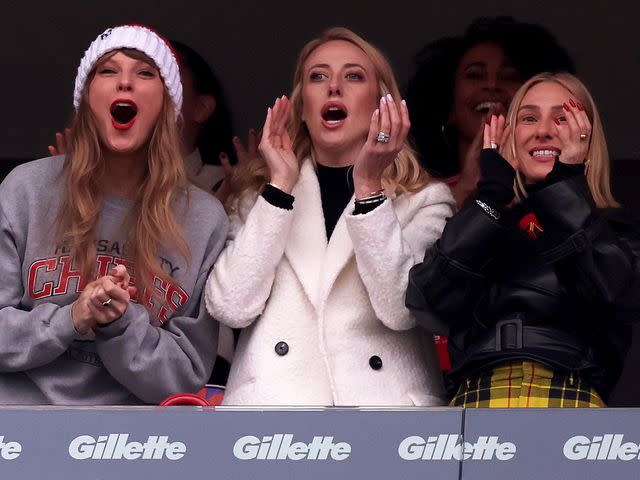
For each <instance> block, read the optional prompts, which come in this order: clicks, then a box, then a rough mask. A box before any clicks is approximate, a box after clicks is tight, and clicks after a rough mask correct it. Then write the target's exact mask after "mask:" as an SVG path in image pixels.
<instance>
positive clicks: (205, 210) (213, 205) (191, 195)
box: [186, 184, 227, 220]
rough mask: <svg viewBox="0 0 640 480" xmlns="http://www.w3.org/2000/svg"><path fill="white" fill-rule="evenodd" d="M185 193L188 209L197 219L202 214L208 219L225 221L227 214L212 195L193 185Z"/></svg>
mask: <svg viewBox="0 0 640 480" xmlns="http://www.w3.org/2000/svg"><path fill="white" fill-rule="evenodd" d="M186 193H187V195H186V198H188V209H189V211H190V212H192V214H193V215H195V216H197V217H199V216H201V215H203V214H204V215H206V216H208V217H209V218H224V219H225V220H226V218H227V214H226V212H225V211H224V207H223V206H222V204H221V203H220V200H218V199H217V198H216V197H215V196H214V195H213V194H212V193H209V192H207V191H206V190H203V189H202V188H200V187H198V186H196V185H193V184H189V185H188V187H187V192H186Z"/></svg>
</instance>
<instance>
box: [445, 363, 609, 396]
mask: <svg viewBox="0 0 640 480" xmlns="http://www.w3.org/2000/svg"><path fill="white" fill-rule="evenodd" d="M450 406H452V407H470V408H473V407H476V408H478V407H485V408H512V407H513V408H516V407H521V408H585V407H586V408H591V407H606V405H605V404H604V402H603V401H602V399H601V398H600V396H599V395H598V393H597V392H596V391H595V390H594V389H593V388H592V387H591V386H590V385H589V384H588V383H587V382H585V381H583V380H582V379H581V378H580V377H578V376H577V375H574V374H568V373H564V372H557V371H553V370H551V369H549V368H547V367H545V366H544V365H542V364H540V363H536V362H530V361H518V362H514V363H511V364H508V365H505V366H501V367H496V368H494V369H493V370H492V371H490V372H487V373H481V374H479V375H477V376H472V377H470V378H467V379H466V380H465V381H463V382H462V384H461V385H460V387H459V388H458V392H457V393H456V394H455V396H454V397H453V400H451V403H450Z"/></svg>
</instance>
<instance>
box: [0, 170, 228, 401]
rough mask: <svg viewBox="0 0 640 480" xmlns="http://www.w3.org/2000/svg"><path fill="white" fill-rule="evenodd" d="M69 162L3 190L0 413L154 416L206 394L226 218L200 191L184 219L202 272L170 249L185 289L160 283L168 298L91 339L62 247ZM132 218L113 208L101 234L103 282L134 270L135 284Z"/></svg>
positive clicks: (182, 207) (171, 267)
mask: <svg viewBox="0 0 640 480" xmlns="http://www.w3.org/2000/svg"><path fill="white" fill-rule="evenodd" d="M63 162H64V159H63V158H62V157H49V158H44V159H41V160H36V161H34V162H30V163H27V164H24V165H21V166H19V167H17V168H16V169H15V170H13V172H11V173H10V174H9V175H8V176H7V178H6V179H5V180H4V182H2V184H0V404H15V405H27V404H58V405H118V404H140V403H152V404H153V403H158V402H160V401H162V400H163V399H164V398H166V397H167V396H169V395H171V394H173V393H177V392H194V391H196V390H197V389H199V388H200V387H201V386H202V385H203V384H204V383H205V382H206V380H207V379H208V378H209V374H210V373H211V369H212V368H213V362H214V359H215V354H216V346H217V340H218V323H217V322H216V321H214V320H213V319H212V318H211V317H210V316H209V315H208V314H207V312H206V309H205V307H204V301H203V288H204V284H205V281H206V279H207V275H208V273H209V270H210V269H211V267H212V266H213V263H214V261H215V260H216V257H217V256H218V254H219V253H220V250H221V249H222V247H223V244H224V240H225V238H226V235H227V229H228V222H227V217H226V215H225V213H224V210H223V208H222V206H221V205H220V203H219V202H218V200H216V199H215V198H214V197H212V196H211V195H209V194H208V193H206V192H204V191H202V190H199V189H197V188H196V187H190V189H189V195H188V199H187V196H186V195H184V196H183V197H182V198H180V200H179V201H178V202H177V203H176V210H175V213H176V218H177V219H178V222H179V223H180V225H181V226H182V228H183V229H184V233H185V237H186V240H187V243H188V245H189V247H190V249H191V261H190V262H188V261H187V260H185V259H184V258H182V256H181V255H179V254H178V253H177V252H174V251H171V250H169V249H164V248H160V249H159V252H158V257H159V258H160V262H161V264H162V267H163V269H164V270H165V271H166V273H167V274H169V275H170V277H171V278H172V279H173V280H174V282H172V283H169V284H167V283H166V282H164V281H163V280H161V279H159V278H157V279H155V281H154V283H153V287H152V288H155V289H156V293H157V294H158V296H150V295H148V294H145V293H144V292H141V293H139V295H138V298H137V302H133V301H132V302H130V303H129V306H128V307H127V310H126V312H125V314H124V315H123V316H122V317H121V318H119V319H118V320H116V321H114V322H113V323H111V324H109V325H107V326H105V327H102V328H98V329H97V330H96V332H95V333H94V332H90V333H88V334H86V335H80V334H78V333H77V332H76V331H75V329H74V326H73V322H72V320H71V304H72V302H73V301H74V300H76V299H77V298H78V295H79V291H80V290H81V289H82V285H81V284H80V283H81V282H80V279H79V276H78V272H77V271H76V270H75V268H76V267H75V265H72V264H71V262H70V257H69V251H68V248H67V247H66V246H64V245H56V244H55V239H54V234H55V231H56V225H54V222H55V219H56V216H57V213H58V209H59V206H60V202H61V193H62V187H63V181H62V177H61V176H60V172H61V170H62V165H63ZM129 207H130V203H129V202H128V201H127V200H126V199H123V198H119V197H115V196H107V197H106V199H105V203H104V207H103V211H102V214H101V218H100V220H99V223H98V226H97V231H96V249H97V256H96V265H97V271H98V274H99V275H104V274H105V273H106V272H108V271H109V269H110V268H111V267H113V266H115V265H116V264H118V263H124V264H125V265H126V266H127V269H128V270H129V271H130V272H134V273H133V275H132V276H134V277H135V268H134V266H133V265H132V264H131V261H130V255H129V252H128V247H127V243H126V239H127V235H126V232H125V231H123V229H122V223H123V219H124V217H125V215H126V213H127V211H128V209H129ZM147 293H148V292H147ZM155 298H162V299H164V300H165V301H164V302H160V301H156V300H155ZM145 304H146V305H151V308H150V309H147V308H145V307H144V305H145Z"/></svg>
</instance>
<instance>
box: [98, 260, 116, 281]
mask: <svg viewBox="0 0 640 480" xmlns="http://www.w3.org/2000/svg"><path fill="white" fill-rule="evenodd" d="M96 261H97V262H98V272H97V273H98V278H100V277H104V276H105V275H106V274H107V272H108V271H109V265H111V264H112V263H113V257H112V256H111V255H98V256H97V257H96Z"/></svg>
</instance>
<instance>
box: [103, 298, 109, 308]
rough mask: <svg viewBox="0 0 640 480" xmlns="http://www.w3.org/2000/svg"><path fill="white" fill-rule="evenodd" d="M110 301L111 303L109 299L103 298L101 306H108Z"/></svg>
mask: <svg viewBox="0 0 640 480" xmlns="http://www.w3.org/2000/svg"><path fill="white" fill-rule="evenodd" d="M110 303H111V299H109V300H105V301H104V302H102V306H103V307H108V306H109V304H110Z"/></svg>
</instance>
